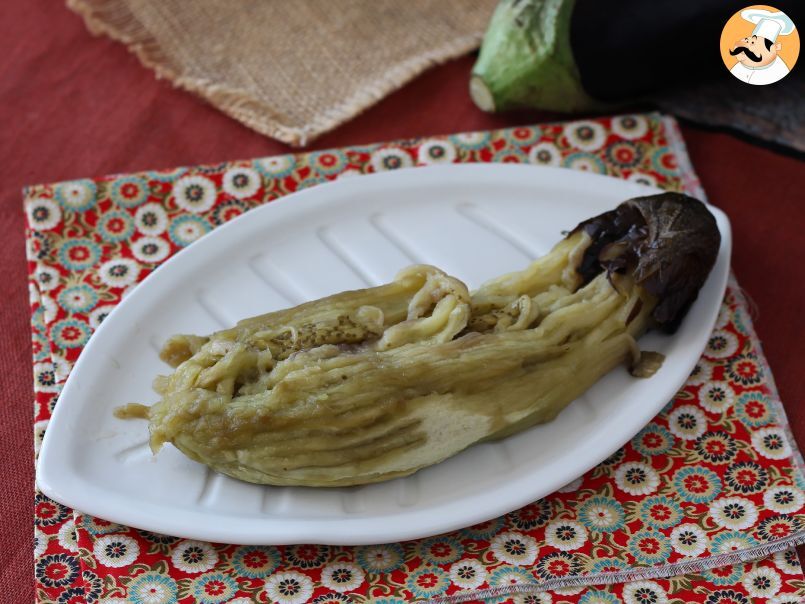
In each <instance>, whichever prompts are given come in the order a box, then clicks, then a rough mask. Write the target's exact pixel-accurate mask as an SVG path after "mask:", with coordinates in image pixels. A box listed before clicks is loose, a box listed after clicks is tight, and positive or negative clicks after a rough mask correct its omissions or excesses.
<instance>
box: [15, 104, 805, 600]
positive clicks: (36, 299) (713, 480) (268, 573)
mask: <svg viewBox="0 0 805 604" xmlns="http://www.w3.org/2000/svg"><path fill="white" fill-rule="evenodd" d="M490 161H493V162H515V163H531V164H535V165H549V166H564V167H566V168H569V169H576V170H586V171H592V172H597V173H601V174H608V175H611V176H615V177H618V178H625V179H627V180H630V181H636V182H642V183H646V184H650V185H655V186H658V187H661V188H663V189H667V190H682V191H686V192H689V193H691V194H693V195H695V196H698V197H700V198H703V196H704V193H703V191H702V190H701V189H700V187H699V185H698V181H697V179H696V176H695V174H694V173H693V171H692V168H691V167H690V164H689V162H688V159H687V155H686V151H685V148H684V145H683V143H682V140H681V138H680V135H679V132H678V129H677V126H676V123H675V122H674V121H673V120H672V119H671V118H669V117H665V116H662V115H659V114H649V115H630V116H620V117H614V118H611V119H600V120H595V121H577V122H569V123H555V124H544V125H540V126H530V127H519V128H512V129H507V130H499V131H493V132H474V133H467V134H457V135H453V136H443V137H433V138H428V139H422V140H408V141H404V142H398V143H387V144H376V145H368V146H359V147H349V148H345V149H333V150H328V151H322V152H315V153H307V154H299V155H284V156H277V157H269V158H262V159H257V160H253V161H238V162H232V163H228V164H222V165H215V166H200V167H194V168H180V169H176V170H170V171H156V172H143V173H138V174H130V175H122V176H108V177H102V178H97V179H85V180H77V181H72V182H64V183H58V184H53V185H38V186H31V187H28V188H27V189H26V190H25V209H26V212H27V216H28V229H27V244H28V259H29V272H30V286H31V308H32V327H33V352H34V372H35V390H36V396H35V401H36V403H35V420H36V423H35V430H36V443H37V445H38V443H40V442H41V438H42V435H43V433H44V431H45V429H46V427H47V423H48V420H49V418H50V415H51V412H52V410H53V407H54V405H55V404H57V398H58V392H59V390H60V388H61V385H62V383H63V381H64V380H65V379H66V377H67V375H68V374H69V372H70V369H71V367H72V364H73V363H74V361H75V360H76V358H77V357H78V355H79V353H80V352H81V349H82V348H83V346H84V345H85V344H86V342H87V340H88V339H89V337H90V335H91V333H92V331H93V330H94V329H95V328H96V327H97V326H98V325H99V324H100V322H101V321H103V319H104V317H105V316H106V315H107V314H108V313H109V312H110V311H111V309H112V308H113V307H114V305H115V304H116V303H117V302H118V301H120V299H121V298H122V297H123V296H125V295H126V294H127V293H128V292H129V291H131V289H132V288H134V287H136V285H137V283H139V282H140V281H142V280H143V279H144V278H145V277H146V276H147V275H148V273H150V272H151V271H152V270H154V269H155V268H156V267H157V266H158V265H159V264H160V263H161V262H163V261H165V260H166V259H167V258H169V257H170V256H171V255H172V254H174V253H175V252H177V251H178V250H180V249H182V248H184V247H186V246H188V245H190V244H191V243H192V242H193V241H195V240H197V239H198V238H199V237H202V236H203V235H204V234H206V233H208V232H210V231H211V230H212V229H214V228H215V227H216V226H218V225H220V224H223V223H224V222H226V221H228V220H231V219H232V218H234V217H236V216H239V215H240V214H243V213H244V212H247V211H248V210H249V209H250V208H253V207H255V206H258V205H261V204H263V203H266V202H270V201H271V200H274V199H277V198H279V197H282V196H283V195H286V194H288V193H292V192H293V191H297V190H299V189H302V188H305V187H310V186H314V185H317V184H319V183H322V182H325V181H327V180H332V179H336V178H343V177H347V176H354V175H357V174H361V173H369V172H377V171H381V170H394V169H399V168H406V167H412V166H418V165H424V164H433V163H449V162H490ZM715 202H716V203H717V202H718V200H715ZM737 245H740V242H737ZM787 426H788V424H787V420H786V418H785V414H784V411H783V408H782V405H781V404H780V402H779V400H778V398H777V393H776V389H775V387H774V383H773V380H772V377H771V373H770V372H769V369H768V367H767V366H766V363H765V359H764V357H763V353H762V351H761V348H760V343H759V341H758V338H757V336H756V335H755V334H754V331H753V329H752V325H751V321H750V318H749V315H748V313H747V306H746V303H745V301H744V300H743V298H742V297H741V295H740V289H739V288H738V286H737V284H736V283H735V281H734V280H732V281H731V282H730V285H729V288H728V290H727V295H726V297H725V300H724V303H723V305H722V308H721V313H720V315H719V318H718V322H717V324H716V326H715V329H714V331H713V333H712V336H711V338H710V341H709V343H708V346H707V349H706V350H705V352H704V354H703V356H702V358H701V360H700V361H699V363H698V365H697V367H696V369H695V371H694V373H693V374H692V375H691V377H690V379H689V380H688V382H687V383H686V384H685V385H684V387H683V388H681V389H680V391H679V392H678V394H677V395H676V397H675V398H674V400H673V401H671V402H669V403H668V405H667V406H666V407H665V409H664V410H663V411H662V412H661V413H660V414H659V415H658V416H657V417H656V418H655V419H654V420H653V421H652V422H651V423H649V424H648V425H647V426H646V427H645V428H644V429H643V430H642V431H641V432H640V433H639V434H637V435H636V436H635V437H634V438H633V439H632V440H631V441H630V442H629V443H628V444H627V445H626V446H624V447H623V448H622V449H621V450H619V451H618V452H617V453H615V454H614V455H612V456H611V457H610V458H608V459H607V460H605V461H604V462H603V463H602V464H600V465H599V466H598V467H596V468H594V469H593V470H591V471H590V472H588V473H587V474H586V475H585V476H583V477H582V478H579V479H578V480H575V481H573V482H572V483H570V484H568V485H567V486H565V487H564V488H562V489H560V490H559V492H557V493H554V494H552V495H550V496H548V497H545V498H544V499H542V500H540V501H535V502H533V503H531V504H529V505H527V506H525V507H523V508H521V509H519V510H515V511H513V512H511V513H509V514H506V515H505V516H502V517H500V518H495V519H493V520H490V521H488V522H484V523H481V524H477V525H475V526H471V527H467V528H465V529H463V530H460V531H456V532H453V533H448V534H444V535H437V536H434V537H431V538H428V539H421V540H417V541H410V542H405V543H393V544H379V545H375V546H364V547H335V546H323V545H313V544H312V545H293V546H271V545H266V546H241V545H226V544H216V543H203V542H198V541H193V540H187V539H179V538H176V537H172V536H168V535H158V534H154V533H150V532H147V531H143V530H137V529H134V528H129V527H125V526H121V525H117V524H112V523H110V522H107V521H104V520H103V519H100V518H94V517H90V516H88V515H85V514H82V513H81V512H80V511H78V510H70V509H68V508H66V507H64V506H62V505H60V504H58V503H56V502H54V501H51V500H49V499H48V498H46V497H45V496H43V495H42V494H40V493H37V495H36V511H35V524H36V529H35V534H36V551H35V555H36V561H35V573H36V585H37V595H38V599H39V601H40V602H73V603H78V602H82V603H83V602H90V603H92V602H107V603H111V602H134V603H149V604H159V603H168V602H181V603H189V602H203V603H209V604H212V603H224V602H230V603H237V604H244V603H247V602H278V603H281V604H302V603H304V602H315V603H317V604H324V603H327V604H336V603H342V602H379V603H381V604H401V603H402V602H409V601H414V600H435V601H442V602H464V601H477V600H482V599H488V600H489V601H495V602H521V603H530V604H536V603H541V604H546V603H556V604H558V603H576V602H578V603H584V604H592V603H598V604H602V603H606V604H614V603H618V602H625V603H627V604H636V603H641V604H649V603H655V604H661V603H666V602H680V603H681V602H706V603H707V604H727V603H732V604H744V603H749V602H768V603H769V604H772V603H773V604H783V603H793V602H800V601H801V600H802V598H805V580H804V578H803V571H802V568H801V566H800V562H799V560H798V558H797V555H796V552H795V550H794V549H792V548H793V547H794V546H795V545H796V544H798V543H802V542H805V526H804V524H805V508H803V504H805V495H804V494H803V489H805V479H804V478H803V474H802V471H801V468H802V458H801V456H800V455H799V452H798V451H797V450H796V448H795V444H794V441H793V439H792V438H791V435H790V433H789V432H788V428H787Z"/></svg>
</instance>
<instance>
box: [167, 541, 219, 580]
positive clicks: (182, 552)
mask: <svg viewBox="0 0 805 604" xmlns="http://www.w3.org/2000/svg"><path fill="white" fill-rule="evenodd" d="M171 562H173V565H174V566H175V567H176V568H178V569H179V570H181V571H183V572H186V573H203V572H205V571H208V570H210V569H211V568H212V567H213V566H215V563H216V562H218V552H216V551H215V548H213V547H212V546H211V545H210V544H209V543H204V542H203V541H192V540H188V541H182V542H181V543H179V544H178V545H177V546H176V547H174V548H173V551H172V552H171Z"/></svg>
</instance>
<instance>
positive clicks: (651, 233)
mask: <svg viewBox="0 0 805 604" xmlns="http://www.w3.org/2000/svg"><path fill="white" fill-rule="evenodd" d="M580 230H583V231H584V232H586V233H587V234H588V235H590V237H591V238H592V240H593V244H592V245H591V246H590V247H589V248H588V249H587V251H586V252H585V254H584V257H583V258H582V261H581V263H580V265H579V268H578V272H579V273H580V274H581V276H582V278H583V280H584V283H587V282H589V281H590V280H592V279H593V278H594V277H595V276H596V275H597V274H598V273H600V272H601V270H605V271H607V272H608V273H612V272H618V273H624V272H626V271H627V270H630V271H631V272H632V275H633V276H634V279H635V283H636V284H637V285H640V286H641V287H643V288H644V289H645V290H646V291H647V292H648V293H650V294H651V295H652V296H654V297H655V298H656V299H657V305H656V306H655V307H654V310H653V311H652V318H653V319H654V320H655V321H656V322H657V325H658V327H660V328H661V329H662V330H663V331H665V332H667V333H674V332H675V331H676V330H677V328H678V327H679V324H680V323H681V322H682V319H683V318H684V317H685V314H687V312H688V309H690V306H691V305H692V304H693V302H695V300H696V297H697V296H698V294H699V290H700V289H701V287H702V286H703V285H704V282H705V281H706V280H707V276H708V275H709V274H710V270H711V269H712V268H713V265H714V264H715V261H716V258H717V256H718V250H719V248H720V246H721V234H720V233H719V231H718V225H717V224H716V220H715V218H714V217H713V215H712V214H711V213H710V212H709V210H708V209H707V207H706V206H705V205H704V204H703V203H702V202H701V201H699V200H698V199H694V198H693V197H690V196H688V195H685V194H683V193H660V194H658V195H650V196H646V197H635V198H633V199H629V200H627V201H624V202H623V203H621V204H620V205H619V206H618V207H617V208H615V209H614V210H610V211H609V212H605V213H603V214H599V215H598V216H595V217H593V218H590V219H588V220H585V221H584V222H582V223H580V224H579V225H578V226H577V227H576V228H575V229H574V230H573V231H572V232H577V231H580Z"/></svg>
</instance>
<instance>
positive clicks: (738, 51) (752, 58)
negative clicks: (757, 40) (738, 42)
mask: <svg viewBox="0 0 805 604" xmlns="http://www.w3.org/2000/svg"><path fill="white" fill-rule="evenodd" d="M741 53H744V54H745V55H746V56H747V57H749V60H750V61H754V62H755V63H760V61H762V60H763V57H761V56H760V55H756V54H755V53H753V52H752V51H751V50H749V49H748V48H746V47H745V46H738V47H737V48H736V49H735V50H731V51H730V54H731V55H732V56H733V57H734V56H735V55H739V54H741Z"/></svg>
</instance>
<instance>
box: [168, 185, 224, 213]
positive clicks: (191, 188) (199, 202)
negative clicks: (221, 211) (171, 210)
mask: <svg viewBox="0 0 805 604" xmlns="http://www.w3.org/2000/svg"><path fill="white" fill-rule="evenodd" d="M173 197H174V199H175V200H176V205H178V206H179V207H180V208H182V209H183V210H187V211H188V212H192V213H194V214H201V213H202V212H206V211H207V210H209V209H210V208H212V206H213V204H214V203H215V197H216V191H215V183H214V182H212V181H211V180H210V179H209V178H207V177H205V176H183V177H182V178H180V179H179V180H177V181H176V183H174V185H173Z"/></svg>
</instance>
